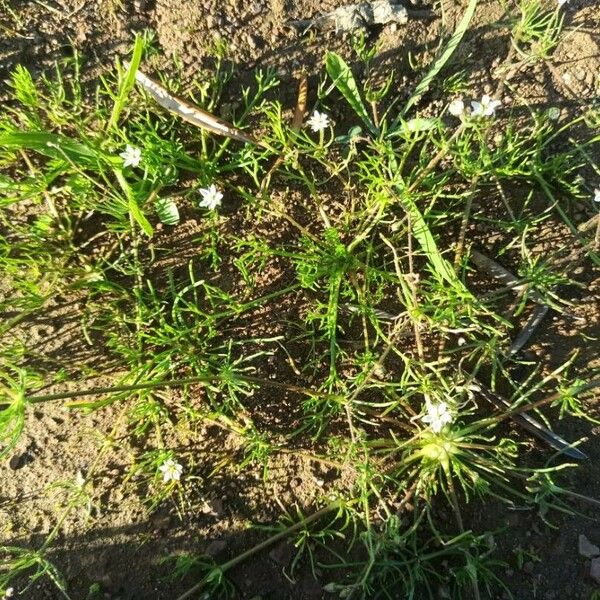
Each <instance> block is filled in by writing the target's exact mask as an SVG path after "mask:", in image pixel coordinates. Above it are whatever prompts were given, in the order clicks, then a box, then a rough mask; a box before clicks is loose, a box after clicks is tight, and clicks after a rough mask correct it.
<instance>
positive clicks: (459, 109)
mask: <svg viewBox="0 0 600 600" xmlns="http://www.w3.org/2000/svg"><path fill="white" fill-rule="evenodd" d="M448 112H449V113H450V114H451V115H454V116H455V117H461V116H462V115H463V114H464V112H465V103H464V102H463V101H462V100H461V99H460V98H457V99H456V100H452V102H450V104H449V105H448Z"/></svg>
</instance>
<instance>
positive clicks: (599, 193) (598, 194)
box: [594, 188, 600, 204]
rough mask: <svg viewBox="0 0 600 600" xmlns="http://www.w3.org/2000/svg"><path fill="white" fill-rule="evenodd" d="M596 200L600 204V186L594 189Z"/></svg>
mask: <svg viewBox="0 0 600 600" xmlns="http://www.w3.org/2000/svg"><path fill="white" fill-rule="evenodd" d="M594 202H598V203H599V204H600V188H595V189H594Z"/></svg>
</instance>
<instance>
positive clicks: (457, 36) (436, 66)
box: [391, 0, 478, 130]
mask: <svg viewBox="0 0 600 600" xmlns="http://www.w3.org/2000/svg"><path fill="white" fill-rule="evenodd" d="M477 1H478V0H469V5H468V6H467V9H466V10H465V14H464V15H463V17H462V19H461V20H460V23H459V24H458V27H457V28H456V31H455V32H454V33H453V34H452V37H451V38H450V41H449V42H448V44H447V45H446V48H445V49H444V51H443V52H442V54H441V55H440V56H439V58H438V59H437V60H436V61H435V63H433V66H432V67H431V69H429V71H428V72H427V75H425V77H423V79H422V80H421V81H420V82H419V84H418V85H417V87H416V88H415V91H414V92H413V93H412V95H411V97H410V98H409V99H408V102H407V103H406V104H405V106H404V110H403V111H402V113H401V116H404V115H406V113H407V112H408V111H409V110H410V109H411V108H412V107H413V106H414V105H415V103H416V102H418V101H419V98H421V96H422V95H423V94H424V93H425V92H426V91H427V89H428V88H429V86H430V84H431V82H432V81H433V80H434V79H435V78H436V77H437V74H438V73H439V72H440V71H441V70H442V68H443V67H444V65H445V64H446V63H447V62H448V60H449V59H450V57H451V56H452V54H453V53H454V51H455V50H456V48H457V46H458V44H460V42H461V40H462V38H463V36H464V34H465V33H466V31H467V29H468V28H469V24H470V23H471V19H472V18H473V14H474V13H475V8H476V7H477ZM397 124H398V119H396V121H394V124H393V125H392V127H391V129H392V130H393V129H395V127H396V126H397Z"/></svg>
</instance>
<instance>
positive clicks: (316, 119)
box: [307, 110, 329, 131]
mask: <svg viewBox="0 0 600 600" xmlns="http://www.w3.org/2000/svg"><path fill="white" fill-rule="evenodd" d="M307 123H308V125H310V128H311V129H312V130H313V131H323V130H324V129H327V127H329V117H328V116H327V114H326V113H320V112H319V111H318V110H315V112H313V114H312V116H311V117H310V119H309V120H308V121H307Z"/></svg>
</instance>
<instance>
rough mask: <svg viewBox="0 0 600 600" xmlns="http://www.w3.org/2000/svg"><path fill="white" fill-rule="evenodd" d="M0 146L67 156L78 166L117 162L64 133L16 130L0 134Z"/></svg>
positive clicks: (48, 154) (49, 155) (57, 156)
mask: <svg viewBox="0 0 600 600" xmlns="http://www.w3.org/2000/svg"><path fill="white" fill-rule="evenodd" d="M0 147H3V148H9V149H15V150H19V149H21V148H27V149H29V150H35V151H36V152H39V153H40V154H43V155H44V156H48V157H50V158H58V159H65V157H66V158H68V159H69V160H70V161H72V162H74V163H75V164H77V165H80V166H90V167H92V166H93V167H97V166H98V162H100V161H107V162H118V161H119V159H118V158H114V159H112V157H109V156H107V155H105V154H104V153H103V152H101V151H100V150H98V149H96V148H93V147H92V146H89V145H87V144H83V143H81V142H76V141H75V140H73V139H71V138H69V137H66V136H64V135H58V134H55V133H46V132H43V131H16V132H11V133H3V134H0Z"/></svg>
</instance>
